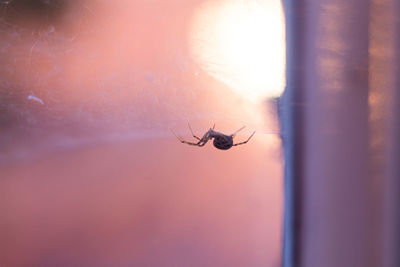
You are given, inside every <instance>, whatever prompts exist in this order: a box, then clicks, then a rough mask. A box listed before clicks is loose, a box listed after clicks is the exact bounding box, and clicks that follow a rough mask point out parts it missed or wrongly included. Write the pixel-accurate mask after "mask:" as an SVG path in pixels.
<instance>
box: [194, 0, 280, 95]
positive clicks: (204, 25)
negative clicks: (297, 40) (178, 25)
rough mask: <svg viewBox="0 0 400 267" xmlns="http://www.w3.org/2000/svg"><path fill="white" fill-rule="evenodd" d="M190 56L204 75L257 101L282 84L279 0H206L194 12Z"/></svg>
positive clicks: (272, 93) (278, 93) (276, 89)
mask: <svg viewBox="0 0 400 267" xmlns="http://www.w3.org/2000/svg"><path fill="white" fill-rule="evenodd" d="M190 41H191V49H192V55H193V56H194V58H195V60H196V61H197V62H198V63H199V64H200V66H201V68H202V69H203V70H204V71H206V72H207V73H208V74H210V75H211V76H213V77H214V78H217V79H218V80H220V81H222V82H224V83H225V84H227V85H228V86H230V87H231V88H232V89H233V90H234V91H235V92H237V93H238V94H240V95H241V96H242V97H244V98H246V99H248V100H251V101H253V102H260V101H263V100H265V98H268V97H278V96H280V94H281V93H282V91H283V89H284V86H285V76H284V71H285V70H284V69H285V35H284V17H283V10H282V6H281V3H280V1H278V0H253V1H241V0H219V1H215V0H210V1H208V2H206V3H205V4H203V5H202V6H201V7H200V8H199V9H198V11H197V13H196V15H195V17H194V21H193V26H192V32H191V36H190Z"/></svg>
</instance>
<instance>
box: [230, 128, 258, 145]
mask: <svg viewBox="0 0 400 267" xmlns="http://www.w3.org/2000/svg"><path fill="white" fill-rule="evenodd" d="M255 133H256V132H255V131H254V132H253V133H252V134H251V135H250V137H249V138H248V139H247V140H246V141H244V142H241V143H237V144H233V146H238V145H243V144H246V143H247V142H249V140H250V139H251V138H252V137H253V135H254V134H255Z"/></svg>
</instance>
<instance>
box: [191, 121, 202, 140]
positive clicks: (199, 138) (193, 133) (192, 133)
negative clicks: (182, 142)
mask: <svg viewBox="0 0 400 267" xmlns="http://www.w3.org/2000/svg"><path fill="white" fill-rule="evenodd" d="M188 125H189V129H190V132H191V133H192V135H193V137H194V138H196V139H197V140H199V141H200V140H201V139H200V138H199V137H197V136H195V135H194V133H193V130H192V127H190V124H189V123H188Z"/></svg>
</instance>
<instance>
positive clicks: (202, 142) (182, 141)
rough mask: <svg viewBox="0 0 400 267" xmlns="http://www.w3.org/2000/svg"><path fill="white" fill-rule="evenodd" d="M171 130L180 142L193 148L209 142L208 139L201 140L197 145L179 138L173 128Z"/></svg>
mask: <svg viewBox="0 0 400 267" xmlns="http://www.w3.org/2000/svg"><path fill="white" fill-rule="evenodd" d="M169 130H170V131H171V132H172V133H173V134H174V135H175V137H176V138H177V139H178V140H179V142H181V143H183V144H188V145H191V146H204V145H205V144H206V143H207V141H208V139H207V140H205V141H204V140H200V141H199V142H197V143H192V142H188V141H185V140H183V138H182V137H180V136H178V135H177V134H176V133H175V132H174V131H173V130H172V129H171V128H169Z"/></svg>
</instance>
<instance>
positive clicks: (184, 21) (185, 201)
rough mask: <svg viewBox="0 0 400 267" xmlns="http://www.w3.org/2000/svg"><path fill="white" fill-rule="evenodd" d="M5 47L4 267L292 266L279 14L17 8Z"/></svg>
mask: <svg viewBox="0 0 400 267" xmlns="http://www.w3.org/2000/svg"><path fill="white" fill-rule="evenodd" d="M0 32H1V33H0V34H1V36H2V39H1V41H0V61H1V62H2V63H1V65H0V82H1V83H0V110H1V113H0V127H1V131H0V145H1V147H2V149H1V151H0V177H1V178H0V197H1V201H0V214H2V216H1V218H0V233H1V235H2V238H1V239H0V251H2V253H1V254H0V265H1V264H5V265H7V266H8V265H10V266H14V265H36V266H41V265H56V266H57V265H83V266H89V265H103V264H104V265H112V266H121V265H130V266H133V265H134V266H279V264H280V261H281V260H280V254H281V252H280V251H281V236H282V233H281V231H282V227H281V224H282V221H281V217H282V152H281V140H280V135H279V125H278V122H277V112H276V105H277V102H278V97H279V96H280V94H281V92H282V90H283V88H284V83H285V82H284V61H285V59H284V53H285V44H284V25H283V14H282V8H281V3H280V2H279V1H273V0H265V1H261V0H259V1H256V0H254V1H240V0H218V1H214V0H208V1H204V0H203V1H201V0H186V1H180V0H171V1H162V0H147V1H145V0H141V1H124V0H121V1H104V0H74V1H65V0H47V1H44V0H34V1H27V0H20V1H17V0H14V1H13V0H8V1H0ZM188 123H190V126H191V128H192V130H193V132H194V134H195V135H196V136H198V137H199V138H203V136H204V135H205V134H206V133H208V134H209V137H210V139H207V138H206V139H203V140H201V141H200V143H199V144H200V145H203V144H204V143H205V141H208V143H206V144H205V145H204V146H196V145H187V144H185V143H181V142H179V141H180V140H178V139H177V138H176V137H175V136H174V135H173V132H174V133H175V134H176V135H178V138H181V140H185V141H188V142H193V143H198V142H199V140H197V139H196V138H195V137H193V136H192V134H191V132H190V129H189V126H188ZM214 124H215V128H214V129H211V128H212V127H213V125H214ZM242 126H246V128H244V129H241V127H242ZM239 129H241V130H240V131H239V132H237V134H235V135H234V136H232V134H234V133H235V132H236V131H237V130H239ZM254 131H256V133H255V134H254V136H251V135H252V133H253V132H254ZM205 137H207V135H206V136H205ZM232 137H234V138H233V141H234V144H237V143H242V142H246V140H248V142H247V143H243V144H240V145H238V146H232V147H230V145H228V148H229V149H228V150H219V149H217V148H216V147H215V146H214V145H213V144H214V143H213V142H214V141H215V140H217V138H225V139H224V140H225V141H226V140H231V139H229V138H232ZM249 137H251V138H250V139H248V138H249ZM226 138H227V139H226ZM218 140H221V139H218Z"/></svg>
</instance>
